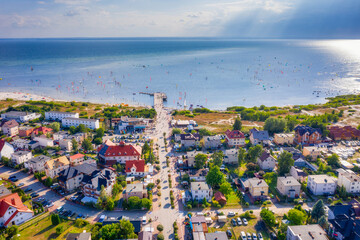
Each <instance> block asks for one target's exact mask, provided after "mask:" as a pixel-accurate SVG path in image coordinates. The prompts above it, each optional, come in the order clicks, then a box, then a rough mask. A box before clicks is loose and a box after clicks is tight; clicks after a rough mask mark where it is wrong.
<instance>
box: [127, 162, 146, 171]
mask: <svg viewBox="0 0 360 240" xmlns="http://www.w3.org/2000/svg"><path fill="white" fill-rule="evenodd" d="M132 167H135V168H136V172H144V171H145V160H130V161H126V164H125V172H127V173H129V172H131V168H132Z"/></svg>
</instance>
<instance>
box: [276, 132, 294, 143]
mask: <svg viewBox="0 0 360 240" xmlns="http://www.w3.org/2000/svg"><path fill="white" fill-rule="evenodd" d="M294 138H295V135H294V134H293V133H275V134H274V143H275V144H277V145H292V144H293V143H294Z"/></svg>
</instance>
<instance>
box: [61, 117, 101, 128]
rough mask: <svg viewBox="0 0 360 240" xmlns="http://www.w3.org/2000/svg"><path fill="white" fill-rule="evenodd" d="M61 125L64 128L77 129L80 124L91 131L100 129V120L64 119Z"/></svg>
mask: <svg viewBox="0 0 360 240" xmlns="http://www.w3.org/2000/svg"><path fill="white" fill-rule="evenodd" d="M61 124H62V126H63V127H71V126H74V127H77V126H79V125H80V124H84V125H85V127H87V128H90V129H98V128H100V123H99V119H90V118H63V119H62V120H61Z"/></svg>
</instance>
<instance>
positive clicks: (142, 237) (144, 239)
mask: <svg viewBox="0 0 360 240" xmlns="http://www.w3.org/2000/svg"><path fill="white" fill-rule="evenodd" d="M138 240H152V233H151V232H144V231H141V232H139V235H138Z"/></svg>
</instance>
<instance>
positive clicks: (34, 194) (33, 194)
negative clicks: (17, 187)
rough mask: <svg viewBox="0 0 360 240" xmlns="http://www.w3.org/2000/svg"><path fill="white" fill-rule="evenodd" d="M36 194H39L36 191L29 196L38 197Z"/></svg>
mask: <svg viewBox="0 0 360 240" xmlns="http://www.w3.org/2000/svg"><path fill="white" fill-rule="evenodd" d="M38 196H39V194H38V193H32V194H30V197H32V198H36V197H38Z"/></svg>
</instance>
